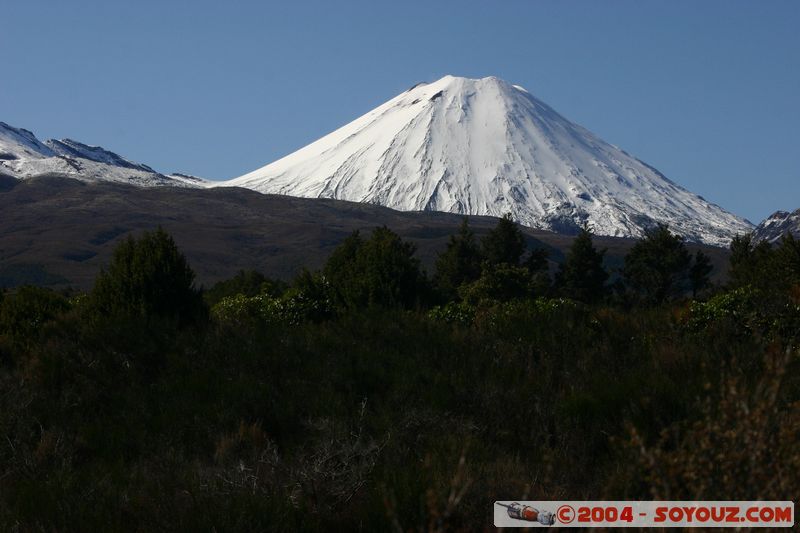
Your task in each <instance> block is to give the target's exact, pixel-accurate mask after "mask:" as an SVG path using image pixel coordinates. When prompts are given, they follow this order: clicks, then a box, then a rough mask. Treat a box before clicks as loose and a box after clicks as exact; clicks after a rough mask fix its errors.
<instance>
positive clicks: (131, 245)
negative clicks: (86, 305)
mask: <svg viewBox="0 0 800 533" xmlns="http://www.w3.org/2000/svg"><path fill="white" fill-rule="evenodd" d="M90 298H91V304H92V308H93V309H94V311H95V313H96V316H97V317H99V318H101V319H102V318H106V317H118V318H144V319H161V320H168V321H174V322H176V323H180V324H187V323H193V322H197V321H198V320H200V319H201V318H202V317H203V316H204V315H205V306H204V304H203V300H202V297H201V295H200V292H199V291H198V290H196V289H195V287H194V272H193V271H192V269H191V268H190V267H189V263H188V262H187V261H186V258H185V257H184V256H183V254H182V253H181V252H180V251H179V250H178V247H177V246H176V245H175V241H174V240H172V237H170V236H169V235H167V233H166V232H165V231H164V230H162V229H161V228H159V229H157V230H156V231H153V232H147V231H146V232H144V233H143V234H142V235H141V237H139V238H138V239H135V238H133V237H132V236H129V237H128V238H127V239H125V240H124V241H122V242H121V243H120V244H119V245H117V247H116V248H115V250H114V255H113V256H112V259H111V263H110V264H109V266H108V268H107V269H106V270H103V271H102V272H100V274H99V275H98V276H97V280H96V281H95V285H94V288H93V289H92V292H91V294H90Z"/></svg>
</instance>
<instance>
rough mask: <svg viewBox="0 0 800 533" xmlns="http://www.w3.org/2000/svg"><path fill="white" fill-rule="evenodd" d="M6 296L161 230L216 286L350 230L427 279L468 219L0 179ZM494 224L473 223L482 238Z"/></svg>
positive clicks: (612, 257) (713, 252)
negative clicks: (412, 253) (380, 243)
mask: <svg viewBox="0 0 800 533" xmlns="http://www.w3.org/2000/svg"><path fill="white" fill-rule="evenodd" d="M0 213H2V216H0V288H2V287H3V286H16V285H21V284H26V283H33V284H49V285H73V286H77V287H81V288H88V287H91V285H92V282H93V280H94V277H95V276H96V275H97V273H98V272H99V271H100V269H101V268H102V267H103V266H104V265H107V264H108V261H109V259H110V257H111V253H112V250H113V249H114V247H115V246H116V245H117V243H118V242H119V241H120V240H121V239H124V238H125V237H126V236H127V235H129V234H134V235H136V234H139V233H140V232H141V231H142V230H144V229H154V228H156V227H158V226H161V227H163V228H164V229H165V230H166V231H168V232H169V233H170V234H171V235H173V236H174V237H175V240H176V241H177V243H178V245H179V246H180V248H181V250H182V251H183V252H184V253H186V255H187V257H188V258H189V262H190V263H191V265H192V268H193V269H194V270H195V272H197V276H198V283H200V284H204V285H205V286H207V287H208V286H210V285H211V284H213V283H214V282H216V281H219V280H221V279H226V278H230V277H231V276H233V275H234V274H236V272H237V271H238V270H240V269H257V270H260V271H261V272H263V273H264V274H267V275H269V276H272V277H279V278H282V279H291V278H292V277H293V276H294V275H295V274H297V273H298V272H300V271H301V270H302V268H303V267H308V268H311V269H316V268H319V267H321V266H322V264H323V263H324V261H325V260H326V259H327V257H328V255H329V254H330V253H331V251H333V249H334V248H335V247H336V246H337V245H338V244H339V243H340V242H341V241H342V240H344V239H345V238H346V237H347V236H348V235H350V234H351V233H352V232H353V231H356V230H360V231H362V232H369V231H371V230H372V229H373V228H375V227H378V226H383V225H386V226H387V227H389V228H390V229H392V230H393V231H396V232H397V233H398V234H399V235H400V236H402V237H403V238H404V239H408V240H410V241H411V242H413V243H414V244H415V245H416V246H417V254H416V256H417V257H419V258H420V260H421V261H422V263H423V265H425V266H426V268H427V270H428V272H432V271H433V262H434V259H435V257H436V254H438V253H439V252H440V251H441V250H443V249H444V247H445V246H446V244H447V241H448V239H449V236H450V235H451V234H454V233H456V232H457V231H458V228H459V225H460V224H461V220H462V217H461V216H459V215H454V214H450V213H439V212H433V211H427V212H412V213H409V212H402V211H394V210H392V209H388V208H385V207H381V206H377V205H369V204H361V203H354V202H345V201H340V200H329V199H309V198H288V197H285V196H276V195H270V194H260V193H257V192H254V191H250V190H247V189H241V188H232V187H231V188H225V187H220V188H213V189H207V188H191V189H187V188H183V189H179V188H177V187H135V186H131V185H126V184H120V183H111V182H102V181H98V182H79V181H76V180H73V179H64V178H32V179H26V180H17V179H13V178H8V177H5V178H3V177H0ZM496 224H497V219H494V218H489V217H477V216H476V217H470V227H471V228H472V229H473V230H474V231H475V233H476V234H477V236H478V238H480V237H481V236H483V235H485V234H486V233H487V232H488V231H489V230H490V229H491V228H492V227H494V226H495V225H496ZM522 230H523V233H524V234H525V237H526V240H527V242H528V246H529V247H531V248H533V247H536V248H546V249H548V250H549V252H550V253H549V259H550V260H552V261H556V262H558V261H561V260H562V259H563V257H564V253H565V252H566V250H567V249H568V248H569V246H570V244H571V242H572V238H571V237H569V236H565V235H558V234H555V233H550V232H547V231H543V230H535V229H531V228H522ZM634 242H635V241H633V240H631V239H619V238H613V237H596V238H595V244H596V245H597V246H598V247H601V248H605V249H607V250H608V252H607V253H606V262H607V264H608V266H609V267H611V268H617V267H619V266H621V263H622V258H623V256H624V255H625V254H626V253H627V252H628V251H629V250H630V247H631V246H632V245H633V244H634ZM696 248H702V249H703V250H704V251H705V252H706V253H707V254H708V255H709V256H710V257H711V258H712V260H713V261H714V263H715V265H716V267H717V268H716V270H715V273H716V274H722V273H723V272H724V271H725V269H726V268H727V254H728V251H727V250H725V249H722V248H714V247H707V246H702V245H691V249H692V250H694V249H696Z"/></svg>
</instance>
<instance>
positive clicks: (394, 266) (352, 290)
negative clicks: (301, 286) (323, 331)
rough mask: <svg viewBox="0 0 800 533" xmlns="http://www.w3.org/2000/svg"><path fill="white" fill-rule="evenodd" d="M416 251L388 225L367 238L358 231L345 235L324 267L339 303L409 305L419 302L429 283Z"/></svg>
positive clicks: (352, 305) (346, 305)
mask: <svg viewBox="0 0 800 533" xmlns="http://www.w3.org/2000/svg"><path fill="white" fill-rule="evenodd" d="M415 251H416V248H415V246H414V245H413V244H411V243H409V242H405V241H403V240H402V239H401V238H400V237H399V236H398V235H397V234H396V233H394V232H393V231H391V230H389V229H388V228H386V227H385V226H384V227H380V228H376V229H375V230H374V231H373V232H372V234H371V235H370V238H369V239H367V240H362V239H361V237H360V236H359V235H358V233H354V234H353V235H351V236H350V237H348V238H347V239H345V241H344V242H343V243H342V244H341V245H340V246H339V247H338V248H337V249H336V250H334V252H333V253H332V254H331V256H330V258H329V259H328V261H327V263H326V264H325V267H324V269H323V274H324V276H325V280H326V282H327V284H328V285H329V286H330V288H331V291H332V293H333V300H334V302H335V304H336V305H337V307H342V308H346V309H358V308H365V307H370V306H380V307H404V308H410V307H413V306H414V305H416V304H417V303H419V302H420V301H421V300H422V299H423V296H424V292H425V285H426V283H425V275H424V274H423V273H422V271H421V269H420V264H419V260H418V259H416V258H415V257H414V252H415Z"/></svg>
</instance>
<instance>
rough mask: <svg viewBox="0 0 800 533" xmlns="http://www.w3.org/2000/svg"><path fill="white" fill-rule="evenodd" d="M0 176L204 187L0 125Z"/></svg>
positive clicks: (106, 153)
mask: <svg viewBox="0 0 800 533" xmlns="http://www.w3.org/2000/svg"><path fill="white" fill-rule="evenodd" d="M0 174H8V175H11V176H13V177H15V178H19V179H25V178H32V177H36V176H64V177H69V178H75V179H78V180H81V181H113V182H118V183H128V184H131V185H138V186H142V187H153V186H174V187H205V186H206V183H207V182H206V181H205V180H202V179H200V178H194V177H192V176H183V175H174V176H165V175H164V174H161V173H160V172H156V171H155V170H153V169H152V168H150V167H149V166H147V165H143V164H140V163H134V162H132V161H129V160H127V159H125V158H123V157H121V156H119V155H117V154H115V153H114V152H109V151H108V150H105V149H103V148H101V147H99V146H88V145H86V144H83V143H79V142H77V141H73V140H70V139H64V140H61V141H57V140H53V139H51V140H48V141H45V142H44V143H42V142H41V141H39V139H37V138H36V136H35V135H34V134H33V133H31V132H30V131H28V130H24V129H21V128H15V127H13V126H9V125H8V124H6V123H4V122H0Z"/></svg>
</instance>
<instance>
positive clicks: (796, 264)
mask: <svg viewBox="0 0 800 533" xmlns="http://www.w3.org/2000/svg"><path fill="white" fill-rule="evenodd" d="M775 260H776V263H777V266H778V271H779V273H780V274H779V275H780V277H781V279H782V280H783V281H784V283H785V284H786V285H787V286H793V285H797V284H800V241H799V240H797V239H796V238H795V237H794V235H792V234H791V233H786V234H785V235H784V236H783V237H782V238H781V241H780V243H779V244H778V246H777V248H776V249H775Z"/></svg>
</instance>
